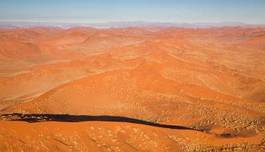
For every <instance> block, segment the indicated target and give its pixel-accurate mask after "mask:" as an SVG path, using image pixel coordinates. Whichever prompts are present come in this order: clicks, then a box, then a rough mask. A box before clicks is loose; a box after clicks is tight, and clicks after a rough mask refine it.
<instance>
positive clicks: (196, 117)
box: [0, 27, 265, 151]
mask: <svg viewBox="0 0 265 152" xmlns="http://www.w3.org/2000/svg"><path fill="white" fill-rule="evenodd" d="M264 49H265V29H264V28H244V27H224V28H206V29H183V28H167V29H157V30H150V29H148V28H120V29H111V28H110V29H93V28H72V29H65V30H64V29H59V28H28V29H23V28H21V29H19V28H18V29H1V30H0V63H1V64H0V112H1V113H15V112H16V113H24V114H25V113H27V114H32V113H39V114H71V115H109V116H124V117H129V118H136V119H141V120H146V121H150V122H157V123H162V124H168V125H181V126H185V127H190V128H194V129H199V130H204V131H205V132H200V131H194V130H172V129H164V128H155V127H152V126H145V125H143V124H142V125H140V124H131V123H125V122H115V123H114V122H96V121H95V122H82V123H75V122H72V123H68V122H42V123H34V124H28V123H25V122H19V121H15V122H10V121H4V120H2V121H0V125H1V127H0V128H1V129H0V149H1V150H6V151H12V150H14V151H17V150H18V149H19V148H21V147H22V149H24V151H27V150H29V149H34V150H36V151H37V150H41V151H45V150H58V151H70V150H71V149H72V150H76V151H81V150H83V151H88V149H90V150H92V151H109V150H110V151H119V150H118V149H120V150H121V151H125V150H126V151H127V150H128V151H135V150H138V151H201V150H208V151H210V150H228V151H229V150H230V151H243V150H245V151H248V150H249V151H258V150H260V151H262V150H264V149H265V145H264V144H265V142H264V141H265V132H264V130H265V128H264V126H265V52H264ZM3 119H4V118H3ZM11 119H12V118H11ZM18 128H19V129H18ZM75 128H76V129H75ZM77 128H78V129H77ZM89 128H90V129H89ZM91 128H94V129H95V128H96V130H94V129H92V130H91ZM99 128H101V129H102V130H101V129H99ZM98 129H99V130H98ZM120 130H124V131H120ZM14 131H15V132H14ZM72 133H73V134H72ZM26 134H27V135H28V137H27V138H24V136H25V135H26ZM110 135H111V136H110ZM9 136H12V139H8V140H5V139H6V138H8V137H9ZM112 136H115V138H114V137H112ZM47 138H49V139H50V138H52V140H46V139H47ZM103 139H104V140H103ZM33 141H34V142H33ZM35 142H36V143H35ZM10 143H14V144H12V145H10ZM29 145H33V146H29ZM34 145H35V146H34ZM37 145H38V146H37ZM56 148H57V149H56Z"/></svg>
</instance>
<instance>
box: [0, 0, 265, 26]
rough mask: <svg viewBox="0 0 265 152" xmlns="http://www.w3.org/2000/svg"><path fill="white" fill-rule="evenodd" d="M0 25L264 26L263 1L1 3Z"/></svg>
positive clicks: (52, 0) (26, 0)
mask: <svg viewBox="0 0 265 152" xmlns="http://www.w3.org/2000/svg"><path fill="white" fill-rule="evenodd" d="M0 21H23V22H24V21H28V22H64V23H104V22H127V21H144V22H172V23H220V22H241V23H249V24H265V0H0Z"/></svg>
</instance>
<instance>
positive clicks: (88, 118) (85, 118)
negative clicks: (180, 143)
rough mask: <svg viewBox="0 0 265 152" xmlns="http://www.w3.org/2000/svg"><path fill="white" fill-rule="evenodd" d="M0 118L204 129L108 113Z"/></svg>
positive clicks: (27, 115)
mask: <svg viewBox="0 0 265 152" xmlns="http://www.w3.org/2000/svg"><path fill="white" fill-rule="evenodd" d="M0 120H9V121H26V122H30V123H35V122H47V121H57V122H84V121H104V122H126V123H135V124H143V125H148V126H153V127H160V128H168V129H182V130H196V131H203V130H198V129H194V128H189V127H185V126H178V125H168V124H160V123H156V122H150V121H145V120H140V119H134V118H129V117H122V116H108V115H98V116H91V115H68V114H21V113H12V114H1V115H0Z"/></svg>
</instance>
